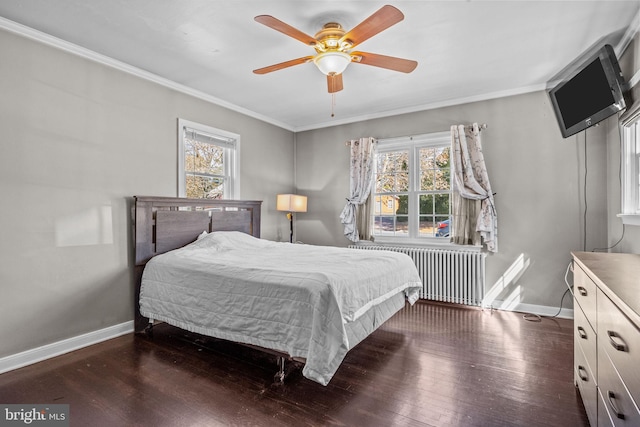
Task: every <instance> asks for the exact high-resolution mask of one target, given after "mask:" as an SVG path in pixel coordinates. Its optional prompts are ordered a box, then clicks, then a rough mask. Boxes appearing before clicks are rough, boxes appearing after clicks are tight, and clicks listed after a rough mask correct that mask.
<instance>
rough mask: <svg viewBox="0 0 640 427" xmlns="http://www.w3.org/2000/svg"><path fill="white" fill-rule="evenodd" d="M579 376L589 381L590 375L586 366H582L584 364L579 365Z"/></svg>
mask: <svg viewBox="0 0 640 427" xmlns="http://www.w3.org/2000/svg"><path fill="white" fill-rule="evenodd" d="M583 372H584V373H583ZM578 376H579V377H580V379H581V380H582V381H584V382H587V381H589V375H587V370H586V369H584V366H582V365H578Z"/></svg>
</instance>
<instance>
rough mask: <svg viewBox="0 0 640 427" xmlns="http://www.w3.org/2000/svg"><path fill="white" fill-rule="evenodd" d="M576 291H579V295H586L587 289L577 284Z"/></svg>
mask: <svg viewBox="0 0 640 427" xmlns="http://www.w3.org/2000/svg"><path fill="white" fill-rule="evenodd" d="M578 292H580V295H582V296H583V297H586V296H587V295H588V294H589V293H588V292H587V290H586V289H585V288H584V287H582V286H578Z"/></svg>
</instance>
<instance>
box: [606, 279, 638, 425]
mask: <svg viewBox="0 0 640 427" xmlns="http://www.w3.org/2000/svg"><path fill="white" fill-rule="evenodd" d="M598 293H599V294H598V337H599V348H601V349H604V351H606V353H607V355H609V359H611V362H612V363H613V366H615V369H616V370H617V371H618V372H619V373H620V377H622V378H624V384H625V386H626V387H627V389H628V390H629V392H630V393H631V396H632V397H633V399H634V400H635V402H636V403H640V369H639V362H640V331H638V329H636V327H635V326H634V325H633V323H631V321H629V319H628V318H627V317H626V316H625V315H624V314H622V312H621V311H620V310H619V309H618V308H617V307H616V306H615V305H614V304H613V303H612V302H611V300H610V299H609V298H608V297H607V296H606V295H605V294H604V293H603V292H602V291H600V290H598ZM602 352H603V351H600V353H602ZM600 353H599V354H598V357H599V358H600V357H602V356H601V354H600ZM598 364H599V365H598V369H600V360H598ZM598 373H599V372H598ZM599 378H600V377H599ZM604 397H605V398H606V397H607V396H604ZM638 425H640V424H638Z"/></svg>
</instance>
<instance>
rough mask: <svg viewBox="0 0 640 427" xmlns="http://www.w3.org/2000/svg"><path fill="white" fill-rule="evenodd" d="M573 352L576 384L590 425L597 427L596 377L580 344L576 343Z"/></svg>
mask: <svg viewBox="0 0 640 427" xmlns="http://www.w3.org/2000/svg"><path fill="white" fill-rule="evenodd" d="M573 351H574V353H573V358H574V366H573V369H574V377H575V382H576V385H577V386H578V388H579V389H580V396H581V397H582V403H584V409H585V410H586V412H587V417H588V418H589V423H590V424H591V425H592V426H597V425H598V424H597V423H596V420H597V410H598V389H597V386H596V377H594V376H593V375H592V373H591V371H590V369H589V367H588V366H587V359H586V357H585V356H584V353H583V352H582V349H581V348H580V345H579V344H578V342H575V344H574V347H573Z"/></svg>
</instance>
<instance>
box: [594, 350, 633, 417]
mask: <svg viewBox="0 0 640 427" xmlns="http://www.w3.org/2000/svg"><path fill="white" fill-rule="evenodd" d="M598 392H599V396H598V398H599V399H600V400H601V402H600V403H599V405H600V406H599V413H598V417H599V418H605V419H606V417H603V415H604V413H603V412H604V411H602V409H603V408H604V409H605V410H606V412H607V415H608V418H609V419H610V421H611V423H612V424H613V425H615V426H633V427H638V426H640V412H638V409H637V408H636V405H635V404H634V402H633V399H632V398H631V396H630V395H629V393H628V391H627V389H626V388H625V386H624V384H623V383H622V380H621V379H620V377H619V376H618V373H617V372H616V369H615V368H614V367H613V364H612V361H611V359H610V358H609V356H608V354H607V352H606V351H605V350H603V349H602V347H600V348H599V350H598Z"/></svg>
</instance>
